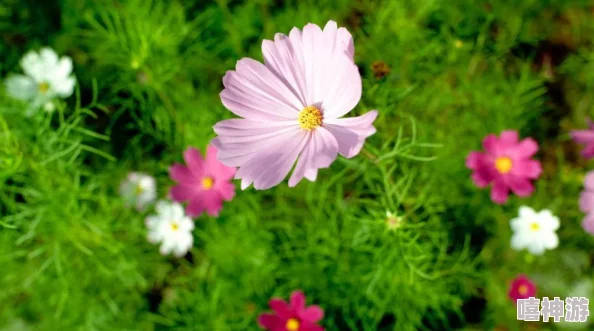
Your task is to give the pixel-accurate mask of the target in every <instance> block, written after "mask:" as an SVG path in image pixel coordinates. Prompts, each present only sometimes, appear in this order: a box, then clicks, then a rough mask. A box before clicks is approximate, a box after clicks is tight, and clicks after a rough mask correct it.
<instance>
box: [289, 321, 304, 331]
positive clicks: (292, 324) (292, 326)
mask: <svg viewBox="0 0 594 331" xmlns="http://www.w3.org/2000/svg"><path fill="white" fill-rule="evenodd" d="M300 324H301V323H299V320H297V319H296V318H289V320H288V321H287V325H285V328H286V329H287V330H289V331H297V330H299V325H300Z"/></svg>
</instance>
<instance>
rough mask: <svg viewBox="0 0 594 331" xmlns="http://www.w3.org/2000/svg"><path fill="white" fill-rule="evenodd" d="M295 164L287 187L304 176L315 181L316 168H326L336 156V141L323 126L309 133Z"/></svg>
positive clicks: (295, 183)
mask: <svg viewBox="0 0 594 331" xmlns="http://www.w3.org/2000/svg"><path fill="white" fill-rule="evenodd" d="M309 135H310V137H309V138H308V139H306V142H305V147H304V149H303V152H302V153H301V157H300V158H299V161H298V162H297V166H296V167H295V170H294V171H293V174H292V175H291V178H290V179H289V187H294V186H295V185H297V184H298V183H299V182H300V181H301V179H303V177H304V176H305V177H306V178H307V179H309V180H311V181H315V179H316V176H317V169H320V168H328V167H329V166H330V165H331V164H332V162H334V160H336V157H337V156H338V141H337V140H336V138H335V137H334V136H333V135H332V134H331V133H330V131H328V130H326V129H325V128H323V127H319V128H317V129H316V130H315V131H312V132H310V133H309Z"/></svg>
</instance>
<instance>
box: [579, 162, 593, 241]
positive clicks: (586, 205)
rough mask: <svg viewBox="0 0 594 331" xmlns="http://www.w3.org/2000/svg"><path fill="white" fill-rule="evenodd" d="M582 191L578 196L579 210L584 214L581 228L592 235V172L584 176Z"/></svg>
mask: <svg viewBox="0 0 594 331" xmlns="http://www.w3.org/2000/svg"><path fill="white" fill-rule="evenodd" d="M584 188H585V189H584V191H582V193H581V194H580V201H579V205H580V210H581V211H583V212H584V213H586V217H584V220H583V221H582V227H583V228H584V230H586V232H589V233H591V234H594V171H590V172H589V173H588V174H586V178H585V180H584Z"/></svg>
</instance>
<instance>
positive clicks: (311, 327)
mask: <svg viewBox="0 0 594 331" xmlns="http://www.w3.org/2000/svg"><path fill="white" fill-rule="evenodd" d="M304 324H305V325H303V324H302V325H301V327H300V328H299V331H324V328H323V327H322V326H319V325H316V324H306V323H304ZM283 331H284V330H283Z"/></svg>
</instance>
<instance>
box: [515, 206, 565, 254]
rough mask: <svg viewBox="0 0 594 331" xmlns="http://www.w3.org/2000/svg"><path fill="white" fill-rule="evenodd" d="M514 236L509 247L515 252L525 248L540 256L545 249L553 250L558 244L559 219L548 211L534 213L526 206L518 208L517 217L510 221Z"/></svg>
mask: <svg viewBox="0 0 594 331" xmlns="http://www.w3.org/2000/svg"><path fill="white" fill-rule="evenodd" d="M510 224H511V228H512V230H513V231H514V235H513V236H512V239H511V246H512V247H513V248H514V249H516V250H521V249H524V248H527V249H528V251H529V252H530V253H532V254H534V255H541V254H542V253H543V252H544V251H545V249H554V248H556V247H557V245H558V244H559V238H557V233H556V232H555V231H557V229H558V228H559V219H558V218H557V217H556V216H554V215H553V214H552V213H551V212H550V211H549V210H546V209H545V210H542V211H540V212H535V211H534V209H532V208H530V207H526V206H522V207H520V211H519V217H517V218H514V219H512V220H511V221H510Z"/></svg>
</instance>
